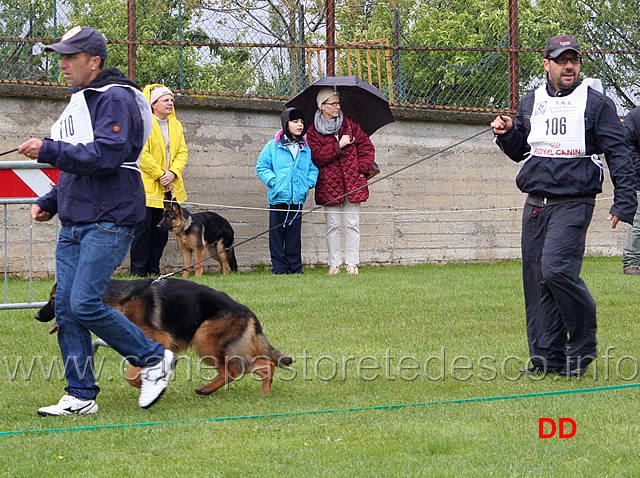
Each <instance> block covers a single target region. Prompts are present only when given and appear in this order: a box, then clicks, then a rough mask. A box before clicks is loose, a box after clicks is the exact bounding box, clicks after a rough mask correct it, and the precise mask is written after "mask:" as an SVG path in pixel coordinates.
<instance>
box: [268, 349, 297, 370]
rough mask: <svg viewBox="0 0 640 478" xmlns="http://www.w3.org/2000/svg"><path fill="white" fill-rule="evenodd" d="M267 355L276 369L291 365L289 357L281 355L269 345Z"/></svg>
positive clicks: (291, 360)
mask: <svg viewBox="0 0 640 478" xmlns="http://www.w3.org/2000/svg"><path fill="white" fill-rule="evenodd" d="M269 355H270V357H271V360H273V361H274V362H275V363H276V365H277V366H278V367H282V368H284V367H286V366H289V365H291V364H292V363H293V359H292V358H291V357H289V356H288V355H287V354H283V353H282V352H280V351H279V350H278V349H277V348H275V347H274V346H272V345H271V344H270V345H269Z"/></svg>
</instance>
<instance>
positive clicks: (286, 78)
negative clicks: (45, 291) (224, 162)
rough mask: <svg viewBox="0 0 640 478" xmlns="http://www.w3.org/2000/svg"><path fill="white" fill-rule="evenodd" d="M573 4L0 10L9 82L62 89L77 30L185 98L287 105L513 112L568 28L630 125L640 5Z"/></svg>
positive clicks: (25, 6)
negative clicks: (61, 49) (311, 101)
mask: <svg viewBox="0 0 640 478" xmlns="http://www.w3.org/2000/svg"><path fill="white" fill-rule="evenodd" d="M565 3H566V2H562V1H560V0H548V1H546V2H521V3H520V4H518V3H517V0H489V1H480V0H444V1H438V2H436V1H434V0H426V1H420V2H415V1H408V0H394V1H392V0H388V1H381V0H372V1H367V0H358V1H354V0H326V1H325V0H315V1H314V0H307V1H305V2H302V1H290V0H289V1H285V0H280V1H277V0H269V1H265V0H99V1H98V0H86V1H83V2H77V1H75V0H39V1H38V2H36V1H34V0H0V29H1V30H2V31H1V32H0V81H2V82H15V83H18V84H55V85H60V86H63V83H61V82H64V78H63V76H61V73H60V71H59V70H58V68H57V61H58V59H57V58H56V56H55V55H45V54H44V52H43V45H45V44H48V43H51V42H53V41H54V40H56V39H59V38H60V36H61V35H62V33H64V32H65V31H66V30H67V28H69V27H70V26H72V25H77V24H82V25H89V26H95V27H96V28H98V29H99V30H100V31H101V32H103V33H104V34H105V36H106V38H107V39H108V42H109V59H108V66H117V67H119V68H121V69H122V70H123V71H125V72H128V74H129V76H130V77H131V78H133V79H135V80H136V81H138V83H140V84H147V83H151V82H153V83H155V82H162V83H165V84H166V85H167V86H169V87H171V88H172V89H174V90H176V91H177V92H178V93H181V94H190V95H203V96H204V95H219V96H228V97H237V96H241V97H246V96H248V97H254V98H275V99H284V98H289V97H291V96H293V95H294V94H296V93H297V92H298V91H300V90H301V89H303V88H304V87H306V86H307V85H308V84H310V82H312V81H314V80H315V79H317V78H319V77H322V76H324V75H326V74H327V73H329V74H332V73H333V74H335V75H346V74H358V75H359V76H361V77H362V78H363V79H365V80H367V81H370V82H371V83H373V84H375V85H376V86H378V87H379V88H380V89H381V90H382V91H383V92H385V93H386V94H387V95H388V97H389V99H390V101H391V103H392V104H393V105H395V106H400V107H411V108H435V109H441V108H444V109H460V110H475V111H478V110H480V111H482V110H491V111H493V110H499V111H510V110H513V109H515V107H517V103H518V100H519V98H520V96H522V94H524V93H526V92H528V91H531V90H532V89H533V88H534V87H535V86H537V84H539V82H540V81H541V78H542V76H543V73H544V71H543V69H542V61H541V54H540V52H541V48H542V47H543V45H544V41H545V39H546V38H547V37H548V36H551V35H554V34H557V33H559V32H560V31H562V30H565V29H566V26H567V25H571V28H572V30H573V31H571V32H570V33H572V34H574V35H575V36H576V37H577V38H578V39H579V41H580V42H581V44H582V46H583V48H584V50H585V52H584V56H585V62H584V64H583V72H584V74H585V75H586V76H593V77H598V78H601V79H603V83H604V85H605V88H606V89H607V90H608V94H609V95H610V96H611V97H612V98H614V100H615V101H616V103H617V104H618V106H619V112H620V114H624V112H626V111H628V110H629V109H630V108H631V107H632V106H633V105H634V103H635V102H636V100H637V98H638V97H639V95H638V92H639V90H640V84H639V83H638V80H637V76H638V75H637V72H638V66H639V61H640V56H639V53H640V52H639V51H638V50H637V46H636V45H638V44H639V42H638V40H639V38H640V32H639V31H640V29H638V28H637V27H638V25H637V24H636V23H637V4H636V2H635V1H631V0H620V1H618V2H609V3H610V5H609V4H604V6H601V7H600V10H596V9H595V8H594V7H591V6H590V4H591V3H594V2H587V1H580V0H577V1H576V2H571V5H565ZM598 3H602V2H598ZM541 18H543V19H546V20H545V21H541V20H540V19H541Z"/></svg>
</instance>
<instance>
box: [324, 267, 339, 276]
mask: <svg viewBox="0 0 640 478" xmlns="http://www.w3.org/2000/svg"><path fill="white" fill-rule="evenodd" d="M336 274H340V266H331V267H329V272H327V275H330V276H334V275H336Z"/></svg>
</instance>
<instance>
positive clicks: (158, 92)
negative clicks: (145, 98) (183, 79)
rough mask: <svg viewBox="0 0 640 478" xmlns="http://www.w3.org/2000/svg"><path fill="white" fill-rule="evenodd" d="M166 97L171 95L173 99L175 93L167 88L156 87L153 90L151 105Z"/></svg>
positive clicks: (150, 99)
mask: <svg viewBox="0 0 640 478" xmlns="http://www.w3.org/2000/svg"><path fill="white" fill-rule="evenodd" d="M164 95H171V97H173V92H172V91H171V90H170V89H169V88H167V87H166V86H156V87H155V88H154V89H153V90H151V94H150V98H149V103H151V104H154V103H155V102H156V101H158V98H160V97H161V96H164Z"/></svg>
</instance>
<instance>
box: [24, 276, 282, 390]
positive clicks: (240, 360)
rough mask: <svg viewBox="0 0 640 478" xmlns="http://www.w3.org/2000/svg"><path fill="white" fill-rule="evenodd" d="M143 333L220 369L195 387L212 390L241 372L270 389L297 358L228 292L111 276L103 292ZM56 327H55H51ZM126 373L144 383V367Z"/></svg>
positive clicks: (42, 313)
mask: <svg viewBox="0 0 640 478" xmlns="http://www.w3.org/2000/svg"><path fill="white" fill-rule="evenodd" d="M55 299H56V286H54V287H53V290H52V291H51V298H50V299H49V302H47V304H45V305H44V306H43V307H42V308H41V309H40V310H39V311H38V312H37V313H36V319H38V320H39V321H40V322H49V321H50V320H52V319H54V317H55V312H54V310H55ZM102 300H103V301H104V303H105V304H107V305H110V306H111V307H113V308H114V309H116V310H118V311H120V312H121V313H122V314H123V315H125V316H126V317H127V318H128V319H129V320H130V321H131V322H133V323H134V324H136V325H137V326H138V327H140V328H141V329H142V331H143V332H144V334H145V335H146V336H147V337H149V338H151V339H153V340H155V341H156V342H160V343H161V344H163V345H164V346H165V347H166V348H168V349H170V350H171V351H173V352H174V353H176V354H178V353H179V352H182V351H184V350H186V349H187V348H188V347H193V349H194V350H195V352H196V353H197V354H198V355H199V356H200V357H201V358H202V360H203V361H204V363H206V364H207V365H210V366H212V367H214V368H216V369H217V370H218V376H217V377H216V379H215V380H214V381H213V382H211V383H210V384H208V385H204V386H202V387H198V388H196V389H195V391H196V392H197V393H199V394H200V395H209V394H211V393H213V392H215V391H216V390H218V389H219V388H221V387H223V386H226V385H227V384H229V383H230V382H231V381H233V380H234V379H235V378H236V377H237V376H238V375H241V374H243V373H245V372H246V373H251V372H253V373H255V374H256V375H258V376H260V377H262V388H261V389H260V391H261V392H262V393H269V391H271V384H272V382H273V374H274V371H275V367H276V366H280V367H283V368H284V367H285V366H288V365H291V363H292V362H293V359H292V358H291V357H289V356H288V355H285V354H283V353H282V352H280V351H279V350H277V349H275V348H274V347H272V346H271V344H269V341H268V340H267V337H266V336H265V335H264V334H263V333H262V327H261V326H260V322H258V319H257V317H256V316H255V314H254V313H253V312H251V310H250V309H249V308H248V307H246V306H244V305H242V304H240V303H238V302H236V301H235V300H233V299H232V298H231V297H229V296H228V295H227V294H225V293H223V292H220V291H217V290H214V289H211V288H209V287H207V286H205V285H202V284H197V283H195V282H192V281H189V280H183V279H162V280H161V281H159V282H155V283H154V281H153V279H138V280H115V279H114V280H112V281H111V282H110V284H109V287H108V289H107V291H106V292H105V294H104V295H103V296H102ZM52 331H53V329H52ZM126 378H127V380H128V381H129V383H130V384H131V385H133V386H135V387H138V388H140V382H141V380H140V368H138V367H133V366H132V367H130V368H129V370H127V374H126Z"/></svg>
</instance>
